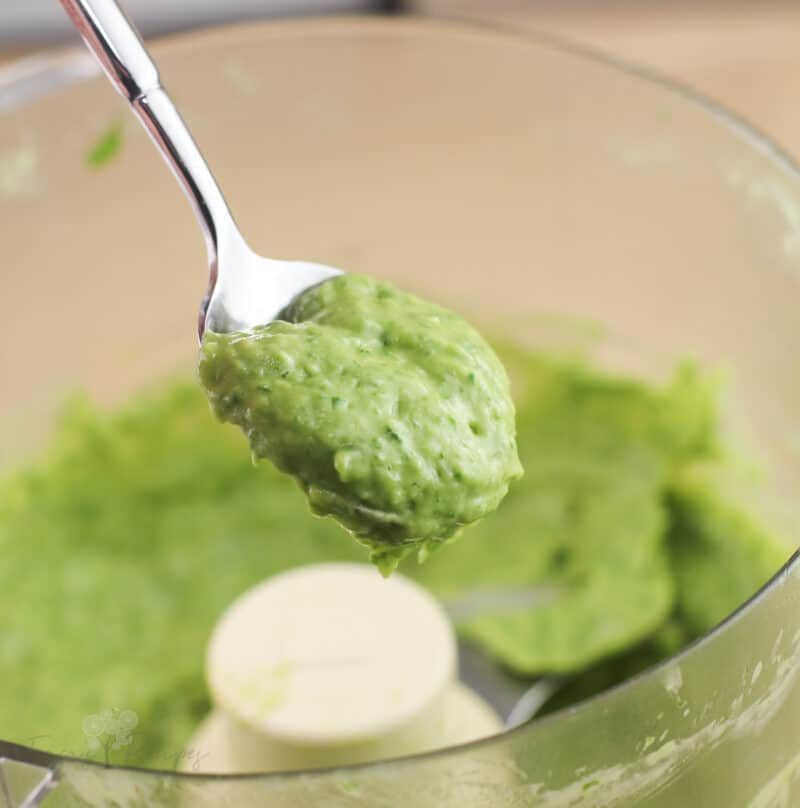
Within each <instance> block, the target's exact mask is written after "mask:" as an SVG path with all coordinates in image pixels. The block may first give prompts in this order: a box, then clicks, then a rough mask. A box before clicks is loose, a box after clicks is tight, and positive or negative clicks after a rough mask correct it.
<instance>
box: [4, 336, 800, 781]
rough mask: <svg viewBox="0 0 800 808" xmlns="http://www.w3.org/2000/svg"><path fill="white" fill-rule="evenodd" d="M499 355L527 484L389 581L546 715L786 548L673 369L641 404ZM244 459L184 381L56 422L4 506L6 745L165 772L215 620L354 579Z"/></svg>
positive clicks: (750, 578) (333, 543) (336, 544)
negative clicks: (546, 677) (319, 583)
mask: <svg viewBox="0 0 800 808" xmlns="http://www.w3.org/2000/svg"><path fill="white" fill-rule="evenodd" d="M499 353H500V356H501V357H502V358H503V360H504V363H505V365H506V367H508V369H509V372H510V375H511V378H512V381H513V386H514V390H515V399H516V405H517V440H518V446H519V452H520V456H521V459H522V461H523V463H524V464H525V467H526V475H525V476H524V477H522V478H521V479H519V480H516V481H515V482H513V483H512V485H511V487H510V490H509V493H508V496H507V497H506V500H505V501H504V502H503V504H502V505H501V507H500V508H499V509H498V510H497V511H496V512H494V513H492V514H490V515H489V516H487V517H486V518H485V519H483V520H482V521H480V522H478V523H477V524H474V525H471V526H470V527H467V528H466V529H465V530H464V534H463V536H462V538H461V539H460V540H459V541H457V542H455V543H454V544H453V545H452V546H450V547H448V548H447V549H446V551H445V552H442V553H436V554H434V555H433V556H432V557H431V558H430V559H429V560H428V562H427V563H426V564H424V565H421V566H420V565H417V564H416V563H414V562H413V560H412V559H407V560H406V562H405V563H404V564H403V567H402V570H403V572H405V573H406V574H408V575H411V576H412V577H414V578H416V579H417V580H418V581H420V582H422V583H423V584H424V585H426V586H427V587H428V588H430V589H431V590H432V591H433V592H434V593H435V594H436V595H437V596H439V597H440V598H441V599H442V600H443V601H444V602H445V603H446V604H447V605H448V606H451V607H452V609H453V613H454V614H456V615H457V616H458V615H460V617H459V619H458V627H459V630H460V631H461V632H462V634H463V635H464V637H465V638H466V639H468V640H469V641H470V642H472V643H475V644H478V645H479V646H480V647H482V648H483V649H484V650H486V651H487V652H488V653H489V654H491V655H492V656H493V657H495V658H496V659H497V660H498V661H500V662H501V663H503V664H504V665H506V666H508V667H510V668H513V669H514V670H516V671H517V672H519V673H521V674H523V675H525V676H528V677H531V678H533V677H536V676H538V675H540V674H549V673H560V674H564V675H565V676H566V677H567V678H566V680H565V681H566V684H565V686H564V687H563V688H562V689H561V690H560V691H559V693H558V694H557V697H556V699H555V701H554V702H553V703H552V706H559V705H563V704H568V703H571V702H574V701H575V700H576V699H579V698H581V697H583V696H586V695H589V694H591V693H593V692H596V691H597V690H600V689H602V688H605V687H608V686H610V685H613V684H617V683H619V682H620V681H622V680H623V679H624V678H625V677H626V676H628V675H630V674H632V673H635V672H636V671H638V670H641V669H642V668H643V667H645V666H647V665H650V664H652V663H654V662H656V661H658V660H659V659H661V658H663V657H664V656H665V655H667V654H669V653H672V652H673V651H675V650H677V649H679V648H680V647H682V646H683V645H685V644H686V643H687V642H689V641H691V640H692V639H693V638H695V637H697V636H698V635H699V634H700V633H701V632H703V631H705V630H707V629H708V628H710V627H711V626H713V625H714V624H716V622H717V621H719V620H720V619H721V618H722V617H724V616H725V615H726V614H728V613H729V612H730V611H731V610H732V609H734V608H735V607H736V606H738V605H739V604H740V603H741V602H742V601H743V600H744V599H745V598H746V597H747V596H748V595H749V594H751V593H753V592H754V591H755V590H756V589H757V588H758V587H759V586H760V585H761V584H762V583H764V582H765V581H766V580H767V579H768V578H769V576H770V575H771V574H773V573H774V572H775V571H776V570H777V569H778V567H779V566H780V564H781V563H782V562H783V561H784V560H785V559H786V557H787V556H788V554H789V549H788V543H784V542H782V541H781V538H780V536H779V534H777V533H776V532H774V531H773V530H772V529H770V528H769V527H768V526H767V523H766V522H765V521H764V520H763V519H762V517H761V514H760V511H759V510H758V508H757V507H756V505H755V504H754V503H753V500H752V498H751V497H750V496H749V494H750V493H751V489H752V487H753V486H751V485H750V484H749V483H748V485H746V486H743V487H739V486H737V485H736V483H735V480H734V478H735V474H734V473H733V471H732V468H733V466H734V465H735V463H734V460H733V459H732V452H731V450H730V449H727V448H726V447H725V446H724V445H722V441H721V438H720V435H719V425H718V415H717V410H718V407H717V401H716V400H717V393H716V389H715V385H714V383H712V382H711V381H709V379H708V378H707V377H706V376H705V375H703V374H701V373H699V372H698V371H697V370H695V369H693V368H692V367H691V366H684V367H682V368H680V369H678V370H677V372H676V373H675V375H674V377H673V379H672V380H671V381H670V382H669V383H668V384H666V385H663V386H656V385H650V384H645V383H642V382H640V381H636V380H633V379H628V378H622V377H618V376H613V375H609V374H607V373H604V372H601V371H599V370H596V369H593V368H591V367H589V366H587V365H585V364H582V363H580V362H577V361H561V360H557V359H553V358H551V357H548V356H543V355H539V354H527V353H523V352H521V351H519V350H511V349H507V348H502V349H500V350H499ZM485 361H486V362H487V363H489V364H490V365H491V366H492V367H494V361H495V360H493V359H491V360H490V359H486V360H485ZM461 383H462V382H461V381H459V382H458V385H457V386H458V387H459V389H460V386H461ZM454 384H455V382H454ZM289 394H290V395H291V391H290V393H289ZM316 395H322V393H315V396H316ZM293 400H294V399H293ZM355 414H356V413H354V416H355ZM276 417H278V416H276ZM343 428H344V427H343ZM450 434H451V436H452V433H450ZM241 444H242V442H241V436H240V435H238V434H237V432H236V431H235V430H231V429H230V428H229V427H227V426H225V425H223V424H220V423H218V422H217V421H215V419H213V418H212V417H210V415H209V412H208V404H207V401H206V399H205V396H204V394H203V392H202V391H201V390H200V389H199V387H198V385H197V384H196V382H195V381H193V380H191V379H187V380H185V381H175V382H169V383H164V384H163V385H162V386H161V387H159V388H156V389H154V390H152V391H151V392H149V393H144V394H139V395H137V396H136V397H134V398H132V399H131V400H130V401H129V402H128V403H127V404H126V405H125V406H123V407H121V408H119V409H118V410H116V411H113V412H104V411H101V410H99V409H98V408H96V407H94V406H93V405H92V404H91V403H89V402H87V401H74V402H73V403H72V404H71V405H70V406H69V407H68V408H67V410H66V412H65V413H64V415H63V418H62V420H61V423H60V426H59V427H58V429H57V431H56V434H55V436H54V439H53V441H52V445H51V446H50V447H49V449H48V451H47V452H46V453H45V454H44V455H43V456H42V457H41V458H40V459H39V460H38V461H37V462H36V463H35V464H34V465H32V466H30V467H29V468H27V469H24V470H21V471H17V472H16V473H14V474H13V475H12V476H10V477H8V478H6V479H5V480H4V481H2V482H0V557H2V564H0V614H2V632H0V681H2V683H3V686H2V688H0V724H2V736H3V738H4V739H6V740H11V741H16V742H19V743H26V744H29V745H32V746H35V747H37V748H41V749H46V750H50V751H55V752H61V753H66V754H71V755H76V756H84V757H91V758H94V759H99V760H106V759H108V760H110V761H111V762H115V763H127V764H130V765H140V766H152V767H155V768H161V769H164V768H166V769H171V768H174V767H175V766H177V765H179V764H181V763H185V761H184V760H183V759H182V758H181V755H182V753H183V750H184V749H185V746H186V744H187V741H188V739H189V737H190V735H191V733H192V731H193V730H194V728H195V727H196V726H197V723H198V722H199V721H200V720H201V719H202V718H203V716H204V715H205V713H206V712H207V710H208V706H209V705H208V697H207V694H206V691H205V686H204V679H203V660H204V655H205V646H206V643H207V641H208V637H209V634H210V632H211V629H212V627H213V625H214V623H215V622H216V620H217V619H218V618H219V616H220V615H221V614H222V612H223V611H224V610H225V609H226V608H227V607H228V606H229V604H230V603H231V602H232V601H233V600H234V599H235V598H236V597H237V596H239V595H240V594H241V593H242V592H243V591H245V590H246V589H248V588H249V587H251V586H253V585H255V584H256V583H258V582H259V581H261V580H263V579H264V578H266V577H268V576H270V575H272V574H275V573H277V572H279V571H282V570H286V569H289V568H291V567H295V566H298V565H301V564H308V563H313V562H318V561H322V560H351V561H352V560H356V561H357V560H363V550H362V549H361V548H360V547H359V546H358V545H357V544H356V543H355V542H353V541H351V540H349V539H348V538H347V536H346V535H345V534H344V533H343V531H342V530H341V528H340V527H339V526H338V525H337V524H336V523H335V522H334V521H332V520H330V519H313V518H310V517H309V514H308V510H307V507H306V505H305V503H304V497H303V495H302V493H301V492H300V491H299V490H298V489H297V487H296V486H295V484H294V483H293V481H292V480H291V478H290V477H288V476H287V475H285V474H282V473H280V472H279V471H277V470H276V469H275V468H274V467H273V466H272V465H271V464H267V463H258V464H255V465H254V464H253V463H252V462H251V461H250V458H249V457H248V456H247V453H246V452H243V451H242V445H241ZM386 445H387V446H389V445H391V444H389V443H387V444H386ZM732 480H733V482H732ZM370 485H371V484H370ZM742 488H744V489H745V490H744V491H743V490H742ZM431 507H433V506H431ZM508 593H512V594H513V595H514V599H512V600H513V602H512V603H509V601H508V598H507V597H506V596H507V595H508ZM526 593H528V594H529V593H533V594H534V595H536V594H537V593H539V594H540V593H551V598H548V597H545V598H544V599H537V598H536V597H534V598H532V599H528V598H527V597H526ZM520 594H521V595H522V596H520ZM465 603H466V604H467V605H469V604H470V603H471V604H473V606H474V607H475V608H472V609H470V608H466V609H465V608H461V607H462V606H463V605H464V604H465ZM109 711H111V712H110V714H111V716H112V718H113V717H114V716H130V711H132V712H134V713H135V714H136V719H137V721H136V725H135V728H134V729H133V730H132V731H131V732H130V733H126V734H124V736H123V737H120V736H119V734H118V733H117V734H115V733H114V732H113V731H110V730H109V731H105V730H104V731H103V732H101V733H100V735H99V737H98V736H97V733H96V731H95V729H96V725H97V726H99V725H100V724H102V721H101V722H98V721H97V720H96V719H97V717H98V716H100V717H102V716H103V715H104V714H108V713H109ZM120 720H121V719H120ZM112 723H114V722H113V721H112ZM117 723H119V722H117ZM87 727H88V729H89V730H91V731H87Z"/></svg>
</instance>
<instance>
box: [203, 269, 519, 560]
mask: <svg viewBox="0 0 800 808" xmlns="http://www.w3.org/2000/svg"><path fill="white" fill-rule="evenodd" d="M200 379H201V381H202V383H203V386H204V387H205V388H206V391H207V393H208V397H209V401H210V402H211V405H212V407H213V409H214V411H215V412H216V414H217V415H218V416H219V418H220V419H221V420H223V421H230V422H231V423H234V424H238V425H239V426H241V427H242V429H243V430H244V432H245V434H246V435H247V437H248V439H249V441H250V446H251V448H252V452H253V457H254V458H255V459H261V458H269V459H270V460H272V462H273V463H274V464H275V465H276V466H277V467H278V468H279V469H280V470H281V471H284V472H287V473H288V474H291V475H292V476H293V477H295V479H296V480H297V482H298V483H299V484H300V486H301V487H302V488H303V490H304V491H305V492H306V495H307V497H308V501H309V504H310V506H311V509H312V510H313V511H314V512H315V513H317V514H319V515H322V516H325V515H332V516H334V517H335V518H336V519H338V520H339V521H340V522H341V523H342V524H343V525H344V526H345V527H347V528H348V529H349V530H351V531H352V532H353V533H354V535H355V536H356V537H357V538H358V539H359V540H360V541H361V542H362V543H364V544H367V545H368V546H369V547H370V548H371V550H372V553H371V558H372V560H373V561H374V562H376V563H377V564H378V565H379V566H380V567H381V569H382V570H383V571H384V572H386V573H388V572H391V570H392V569H394V567H395V566H396V565H397V563H398V562H399V561H400V559H401V558H402V557H403V556H404V555H405V554H406V553H408V552H409V550H411V549H419V550H420V551H421V552H422V553H423V556H425V555H427V553H428V552H429V551H430V550H432V549H435V548H436V547H437V546H438V545H440V544H441V543H442V542H443V541H444V540H446V539H448V538H450V537H451V536H453V535H454V534H455V533H456V532H457V531H458V530H459V529H460V528H461V527H463V526H464V525H468V524H471V523H472V522H476V521H478V520H479V519H481V518H483V517H484V516H486V514H488V513H491V512H492V511H493V510H494V509H495V508H496V507H497V506H498V505H499V504H500V501H501V500H502V499H503V497H504V496H505V495H506V492H507V491H508V485H509V483H510V482H511V481H512V480H514V479H515V478H517V477H519V476H520V474H521V472H522V469H521V467H520V463H519V458H518V457H517V447H516V443H515V440H514V405H513V403H512V401H511V393H510V390H509V383H508V378H507V376H506V373H505V370H504V369H503V366H502V364H501V363H500V360H499V359H498V358H497V356H496V355H495V353H494V351H493V350H492V349H491V347H490V346H489V345H488V344H487V343H486V341H485V340H484V339H483V338H482V337H481V336H480V334H478V332H477V331H476V330H475V329H474V328H472V326H470V325H469V324H468V323H467V322H466V321H465V320H464V319H463V318H462V317H460V316H459V315H457V314H454V313H453V312H451V311H448V310H447V309H443V308H442V307H441V306H437V305H435V304H433V303H429V302H428V301H425V300H420V299H419V298H417V297H414V296H413V295H410V294H407V293H405V292H401V291H400V290H398V289H396V288H395V287H393V286H391V285H390V284H387V283H382V282H380V281H376V280H374V279H372V278H368V277H366V276H363V275H341V276H339V277H337V278H334V279H332V280H329V281H327V282H325V283H323V284H320V285H319V286H316V287H314V288H312V289H311V290H310V291H307V292H306V293H304V294H303V295H301V296H300V297H299V298H298V300H297V301H296V302H294V303H293V304H292V306H290V307H289V309H288V310H287V311H286V312H285V321H284V320H281V321H276V322H272V323H269V324H268V325H265V326H260V327H258V328H255V329H253V330H252V331H248V332H246V333H234V334H213V333H207V334H206V336H205V338H204V340H203V348H202V353H201V361H200Z"/></svg>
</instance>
